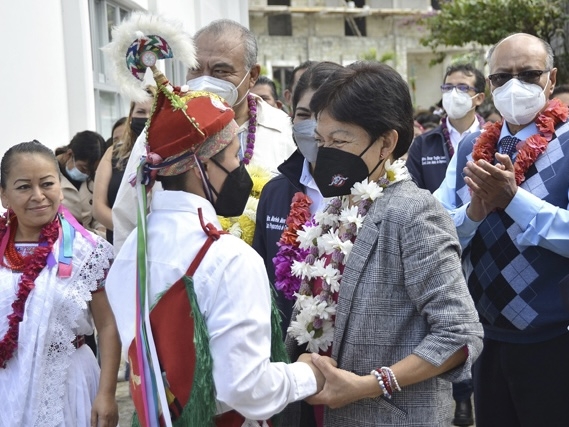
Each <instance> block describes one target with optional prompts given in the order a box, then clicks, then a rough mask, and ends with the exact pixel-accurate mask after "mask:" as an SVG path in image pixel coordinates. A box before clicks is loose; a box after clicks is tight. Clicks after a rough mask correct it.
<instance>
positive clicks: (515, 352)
mask: <svg viewBox="0 0 569 427" xmlns="http://www.w3.org/2000/svg"><path fill="white" fill-rule="evenodd" d="M473 380H474V404H475V414H476V427H510V426H511V427H526V426H527V427H537V426H547V427H557V426H559V427H567V426H569V332H568V333H565V334H564V335H562V336H560V337H557V338H554V339H552V340H549V341H543V342H539V343H535V344H510V343H504V342H498V341H493V340H490V339H484V350H483V351H482V354H481V355H480V357H479V358H478V360H477V361H476V363H475V364H474V367H473Z"/></svg>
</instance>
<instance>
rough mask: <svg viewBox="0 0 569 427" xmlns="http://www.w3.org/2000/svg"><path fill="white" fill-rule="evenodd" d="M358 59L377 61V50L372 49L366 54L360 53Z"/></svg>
mask: <svg viewBox="0 0 569 427" xmlns="http://www.w3.org/2000/svg"><path fill="white" fill-rule="evenodd" d="M360 58H361V59H362V60H363V61H377V49H376V48H374V47H372V48H371V49H370V50H368V51H367V52H364V53H362V54H361V56H360Z"/></svg>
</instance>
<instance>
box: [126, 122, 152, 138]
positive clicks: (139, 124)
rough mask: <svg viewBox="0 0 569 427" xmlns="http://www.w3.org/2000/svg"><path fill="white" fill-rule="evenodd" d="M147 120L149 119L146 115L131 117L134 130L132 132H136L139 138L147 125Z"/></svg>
mask: <svg viewBox="0 0 569 427" xmlns="http://www.w3.org/2000/svg"><path fill="white" fill-rule="evenodd" d="M147 120H148V119H146V118H144V117H132V118H131V119H130V130H132V133H134V134H135V135H136V137H137V138H138V136H139V135H140V134H141V133H142V131H143V130H144V126H146V121H147Z"/></svg>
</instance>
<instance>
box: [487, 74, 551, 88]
mask: <svg viewBox="0 0 569 427" xmlns="http://www.w3.org/2000/svg"><path fill="white" fill-rule="evenodd" d="M549 71H550V70H527V71H520V72H519V73H518V74H510V73H495V74H490V75H489V76H488V79H489V80H490V81H491V82H492V85H493V86H494V87H500V86H503V85H505V84H506V83H507V82H509V81H510V80H512V79H513V78H514V77H517V78H518V80H521V81H522V82H524V83H531V84H537V83H539V80H540V79H541V75H542V74H543V73H547V72H549Z"/></svg>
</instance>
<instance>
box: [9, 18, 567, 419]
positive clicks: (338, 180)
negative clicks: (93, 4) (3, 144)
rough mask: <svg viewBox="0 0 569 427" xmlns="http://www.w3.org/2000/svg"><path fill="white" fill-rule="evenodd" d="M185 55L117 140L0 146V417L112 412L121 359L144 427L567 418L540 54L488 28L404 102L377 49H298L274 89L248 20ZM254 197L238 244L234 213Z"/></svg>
mask: <svg viewBox="0 0 569 427" xmlns="http://www.w3.org/2000/svg"><path fill="white" fill-rule="evenodd" d="M137 19H138V21H136V20H137ZM143 21H144V19H143V18H141V17H140V15H137V16H136V17H135V16H133V17H132V18H130V19H127V20H126V21H125V22H123V24H121V25H120V26H119V27H118V28H116V29H114V30H113V37H115V38H119V36H120V35H123V34H124V31H127V29H128V30H131V29H132V28H133V26H134V25H135V24H134V23H135V22H138V23H140V22H143ZM169 25H170V22H169V21H167V20H165V19H163V18H158V17H157V18H153V27H152V29H153V31H154V32H153V33H152V37H158V36H159V37H162V40H163V42H164V43H166V44H168V43H169V39H168V37H169V35H171V34H172V33H171V31H168V29H169ZM161 30H163V34H161V33H160V32H161ZM121 31H123V33H121ZM136 34H137V36H136V37H138V38H139V40H140V37H145V34H144V28H143V27H141V28H136ZM187 43H189V44H190V45H191V46H190V48H189V49H188V52H192V58H190V60H189V63H190V64H192V65H191V66H190V68H189V70H188V73H187V76H186V78H187V81H186V82H184V83H185V84H183V85H182V86H177V85H174V84H172V83H171V82H170V81H168V79H167V78H166V77H165V76H164V75H163V74H162V73H161V72H160V71H159V69H158V68H157V67H155V66H154V65H151V64H150V65H149V64H148V63H147V62H143V61H142V59H140V61H141V62H140V64H137V66H139V67H149V68H151V69H152V72H153V76H154V79H155V83H156V84H155V85H147V86H141V88H142V90H143V91H144V92H145V95H146V98H144V100H143V101H140V100H137V101H133V102H131V104H130V110H129V114H128V116H127V117H122V118H119V119H118V120H117V121H116V123H115V125H114V126H113V129H112V135H111V136H110V138H109V139H108V140H107V141H105V139H104V138H103V137H102V136H101V135H99V134H98V133H96V132H92V131H84V132H79V133H77V134H76V135H75V136H74V137H73V138H72V139H71V141H70V142H69V144H68V145H66V146H64V147H60V148H58V149H57V150H56V151H52V150H51V149H49V148H48V147H46V146H44V145H43V144H41V143H40V142H38V141H31V142H23V143H19V144H15V145H14V146H12V147H11V148H10V149H9V150H8V151H7V152H6V153H5V154H4V156H3V157H2V160H1V165H0V196H1V201H2V206H3V207H4V208H5V209H6V213H5V214H4V215H3V216H2V217H0V252H1V256H0V259H1V262H0V275H1V276H2V277H4V279H0V315H1V316H0V318H1V319H3V320H1V321H0V336H1V337H2V338H1V341H0V402H3V403H0V408H2V409H3V411H2V414H3V415H2V416H1V417H0V426H15V425H22V426H27V425H29V426H34V425H41V426H73V427H75V426H116V425H117V423H118V408H117V404H116V401H115V390H116V383H117V372H118V369H119V365H120V363H121V362H120V361H121V354H122V357H123V362H124V361H126V362H127V364H128V368H127V369H128V370H129V373H130V375H129V381H130V392H131V396H132V400H133V403H134V406H135V415H134V417H135V418H134V420H133V422H134V423H135V425H141V426H159V425H166V426H168V425H188V426H206V425H216V426H220V427H221V426H257V425H258V426H270V425H281V426H290V427H334V426H346V425H354V426H396V425H409V426H411V425H420V426H433V427H434V426H449V425H451V424H454V425H457V426H468V425H473V424H474V421H475V422H476V425H477V426H479V427H480V426H482V427H486V426H488V427H492V426H496V427H504V426H512V427H514V426H535V425H547V426H562V425H565V424H566V423H567V421H568V420H569V409H568V408H567V405H565V404H564V402H565V399H566V397H567V396H569V365H568V364H567V363H566V361H565V355H566V354H567V353H568V350H569V335H568V327H569V303H568V301H569V263H568V262H567V258H568V257H569V236H568V234H567V233H568V231H567V230H569V213H568V209H569V178H568V177H569V175H568V174H567V173H566V171H567V170H568V167H569V165H568V162H569V133H568V132H567V131H568V130H569V123H567V122H568V118H569V109H568V107H567V100H566V98H565V97H566V96H567V93H569V90H568V88H567V86H565V85H558V84H557V80H556V77H557V70H556V68H555V67H554V60H553V59H554V58H553V52H552V50H551V47H550V46H549V45H548V44H547V43H546V42H545V41H543V40H541V39H539V38H537V37H534V36H531V35H528V34H523V33H518V34H514V35H511V36H509V37H506V38H504V39H502V40H497V41H496V44H495V45H494V46H493V47H492V48H491V49H490V51H489V53H488V57H487V63H488V68H489V75H488V76H485V75H484V74H483V73H482V71H481V70H479V69H477V68H476V66H474V65H473V64H470V63H456V64H453V65H451V66H450V67H448V69H447V70H446V72H445V74H444V76H442V82H441V86H440V90H441V92H440V93H441V99H440V102H438V103H437V102H435V103H434V106H433V107H432V108H431V109H429V110H426V111H416V110H414V109H413V105H412V101H411V94H410V92H409V88H408V85H407V83H406V82H405V81H404V79H403V77H402V76H401V75H400V74H399V73H398V72H397V71H396V70H394V69H393V68H391V67H390V66H388V65H385V64H382V63H378V62H371V61H358V62H355V63H353V64H351V65H348V66H343V65H340V64H337V63H333V62H328V61H322V62H319V61H306V62H304V63H302V64H300V65H299V66H298V67H296V68H295V69H294V70H293V72H292V73H291V76H290V80H289V81H288V82H287V85H286V88H285V90H284V91H283V95H282V100H281V99H279V96H278V91H277V86H276V85H275V83H274V82H273V81H271V80H270V79H269V78H268V77H265V76H261V75H260V65H259V64H258V62H257V44H256V40H255V36H254V35H253V33H252V32H251V31H249V30H248V29H247V28H245V27H243V26H242V25H240V24H238V23H236V22H234V21H231V20H218V21H214V22H212V23H211V24H209V25H207V26H205V27H203V28H201V29H200V30H198V31H197V32H196V34H194V35H193V38H192V39H189V38H188V41H187ZM119 46H120V45H119V44H116V43H114V42H113V43H111V45H110V49H119ZM141 57H142V55H141ZM125 66H126V65H125ZM255 167H260V168H263V169H265V170H267V171H269V173H270V174H271V176H272V179H271V180H270V181H269V182H268V183H267V184H266V185H265V186H264V187H263V188H262V191H261V190H260V189H254V188H253V187H254V184H253V180H252V179H251V176H250V173H252V172H251V171H254V168H255ZM257 190H258V191H260V198H259V201H258V204H256V205H255V206H254V215H255V216H256V217H255V218H254V219H255V231H254V237H253V243H252V245H251V246H249V245H248V244H247V243H245V242H244V241H243V240H242V239H240V238H239V236H238V235H234V234H232V233H231V232H230V231H231V230H223V228H222V222H221V218H222V217H235V216H238V215H240V214H241V213H242V212H243V211H244V210H245V209H246V207H247V209H250V207H249V206H248V203H249V201H248V200H249V196H250V195H251V193H252V191H257ZM147 197H148V199H147ZM121 347H122V351H121ZM473 406H474V407H473Z"/></svg>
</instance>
